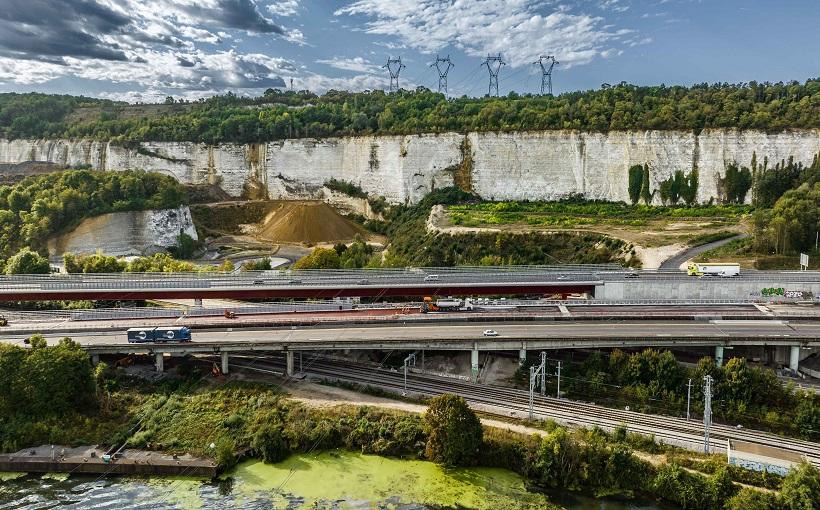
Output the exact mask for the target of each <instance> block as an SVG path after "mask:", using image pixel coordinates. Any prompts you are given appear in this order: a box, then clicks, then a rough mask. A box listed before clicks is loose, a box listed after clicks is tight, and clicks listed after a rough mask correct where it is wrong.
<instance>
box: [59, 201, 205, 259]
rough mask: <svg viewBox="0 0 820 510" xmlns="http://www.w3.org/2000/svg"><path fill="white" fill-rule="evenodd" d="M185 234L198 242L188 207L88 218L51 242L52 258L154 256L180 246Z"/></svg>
mask: <svg viewBox="0 0 820 510" xmlns="http://www.w3.org/2000/svg"><path fill="white" fill-rule="evenodd" d="M183 232H184V233H186V234H188V235H189V236H191V237H192V238H193V239H197V234H196V228H194V222H193V219H192V218H191V211H190V210H189V209H188V206H182V207H179V208H177V209H161V210H155V211H131V212H118V213H110V214H102V215H100V216H95V217H93V218H86V219H85V220H83V221H82V222H81V223H80V224H79V225H78V226H77V228H75V229H74V230H72V231H71V232H68V233H66V234H63V235H61V236H58V237H56V238H54V239H50V240H49V242H48V252H49V256H59V255H62V254H63V253H66V252H70V253H74V254H78V255H80V254H81V255H90V254H93V253H96V252H97V250H101V251H102V252H103V253H105V254H106V255H152V254H154V253H157V252H159V251H164V250H165V249H166V248H169V247H171V246H175V245H176V244H177V236H179V234H180V233H183Z"/></svg>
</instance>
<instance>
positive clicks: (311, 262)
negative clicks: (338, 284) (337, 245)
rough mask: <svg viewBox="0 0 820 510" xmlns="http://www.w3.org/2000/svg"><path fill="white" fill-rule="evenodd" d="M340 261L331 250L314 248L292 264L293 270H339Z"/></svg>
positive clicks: (337, 255) (336, 254)
mask: <svg viewBox="0 0 820 510" xmlns="http://www.w3.org/2000/svg"><path fill="white" fill-rule="evenodd" d="M340 267H341V259H340V258H339V254H338V253H336V250H334V249H332V248H316V249H315V250H313V251H312V252H311V253H310V254H309V255H305V256H304V257H302V258H301V259H299V260H297V261H296V262H295V263H294V264H293V268H294V269H339V268H340Z"/></svg>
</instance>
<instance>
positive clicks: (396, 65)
mask: <svg viewBox="0 0 820 510" xmlns="http://www.w3.org/2000/svg"><path fill="white" fill-rule="evenodd" d="M405 67H407V66H405V65H404V64H402V63H401V57H399V58H389V57H388V59H387V63H386V64H385V65H383V66H382V68H384V69H387V72H388V73H390V92H396V91H397V90H399V73H400V72H401V70H402V69H404V68H405Z"/></svg>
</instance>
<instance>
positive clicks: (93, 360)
mask: <svg viewBox="0 0 820 510" xmlns="http://www.w3.org/2000/svg"><path fill="white" fill-rule="evenodd" d="M99 362H100V355H99V354H92V355H91V364H92V365H95V366H96V365H97V364H99Z"/></svg>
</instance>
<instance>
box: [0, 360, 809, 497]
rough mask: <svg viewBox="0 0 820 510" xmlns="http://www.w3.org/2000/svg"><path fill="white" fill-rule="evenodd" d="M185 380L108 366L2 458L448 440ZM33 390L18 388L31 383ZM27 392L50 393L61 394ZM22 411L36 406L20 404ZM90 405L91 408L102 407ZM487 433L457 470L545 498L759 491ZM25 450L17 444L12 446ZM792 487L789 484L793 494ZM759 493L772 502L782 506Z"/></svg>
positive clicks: (250, 390) (262, 386)
mask: <svg viewBox="0 0 820 510" xmlns="http://www.w3.org/2000/svg"><path fill="white" fill-rule="evenodd" d="M52 349H53V350H52ZM12 352H13V353H16V352H17V351H14V350H12ZM32 352H33V353H34V354H31V356H32V358H31V359H30V360H29V359H27V361H30V362H35V361H36V362H38V363H39V362H40V361H43V360H46V359H47V360H49V363H50V365H49V366H52V367H56V368H60V367H61V365H60V363H62V361H61V359H63V358H65V359H69V360H72V363H74V365H70V366H66V367H63V368H65V370H66V371H68V370H69V369H71V370H74V372H73V373H75V374H76V373H77V367H78V366H80V365H81V364H83V363H87V362H88V360H87V356H85V357H84V358H83V359H82V360H81V359H80V353H81V351H79V350H77V349H75V348H74V347H72V346H71V345H69V344H66V345H64V346H61V347H55V348H44V347H41V348H38V349H35V350H34V351H32ZM53 355H60V356H62V357H63V358H61V357H59V356H56V357H55V356H53ZM41 358H42V359H41ZM52 358H53V359H52ZM61 370H62V368H60V371H55V372H54V374H55V380H57V376H58V375H60V374H62V373H63V372H62V371H61ZM175 371H176V373H177V377H173V376H171V377H166V378H163V379H161V380H158V381H154V382H150V381H145V380H139V379H135V378H131V377H128V376H126V375H125V374H124V373H123V372H122V371H111V370H109V369H106V368H105V367H104V366H103V365H102V364H101V365H99V366H98V367H97V369H96V370H95V371H94V373H93V374H90V373H89V376H92V375H93V381H92V382H93V385H91V386H89V387H86V386H78V388H79V389H78V391H80V389H82V391H84V392H85V391H89V390H94V389H95V388H96V396H94V399H93V401H91V400H90V399H91V398H92V395H90V394H88V393H77V394H73V397H72V398H73V400H72V398H68V397H67V399H66V401H67V402H83V403H85V404H83V406H82V407H66V410H65V411H63V412H62V413H60V414H56V413H54V412H53V411H52V412H51V414H49V415H45V416H47V418H46V419H43V418H36V419H33V418H31V417H30V415H29V416H27V415H25V414H22V413H20V412H19V411H18V413H17V414H14V413H9V414H7V415H5V416H0V432H2V434H0V436H2V438H3V443H2V444H3V445H4V446H3V448H5V449H7V450H11V449H14V450H19V449H20V448H21V447H24V446H26V445H31V444H52V443H59V442H60V441H57V440H56V439H57V438H68V442H70V441H72V440H76V438H80V437H81V438H83V441H84V442H85V441H87V444H94V443H96V444H102V445H122V444H125V445H127V447H129V448H134V449H140V450H150V451H152V452H164V453H165V454H170V455H173V454H177V455H184V454H189V455H192V456H195V457H211V458H213V459H214V462H215V463H216V465H217V467H218V468H219V470H220V471H222V472H231V471H230V470H231V469H232V468H233V467H234V466H235V465H236V464H237V462H239V461H242V460H243V459H247V458H253V459H257V460H261V461H263V462H265V463H268V464H271V465H277V464H279V463H281V462H283V461H286V460H287V459H289V458H292V457H293V456H298V455H302V454H305V453H311V454H316V453H318V452H325V451H332V450H342V451H348V452H358V453H362V454H376V455H381V456H386V457H391V458H394V459H397V461H398V459H401V461H405V460H410V461H416V460H422V459H427V458H430V459H438V457H437V456H435V455H434V454H431V453H430V444H436V441H438V442H439V443H440V439H437V440H436V441H433V443H431V438H433V437H435V435H436V432H435V428H433V426H432V425H431V424H430V423H429V422H428V420H427V417H428V415H430V412H429V410H426V411H425V412H424V414H419V413H418V411H420V410H421V409H415V408H414V409H384V408H379V407H375V406H377V405H380V403H379V402H373V403H372V404H371V405H350V404H341V405H320V406H311V405H306V404H305V403H302V402H298V401H296V400H294V399H292V398H291V396H290V395H288V394H286V393H284V391H283V388H282V387H280V386H277V385H274V384H270V383H263V382H243V381H238V380H235V379H233V378H235V377H236V376H231V378H229V380H225V379H223V378H216V379H214V378H211V377H206V376H204V372H203V368H202V366H201V365H200V364H197V363H190V364H186V363H182V364H180V365H179V366H177V367H176V369H175ZM67 373H71V372H67ZM231 379H233V380H231ZM24 382H25V381H23V380H20V384H21V385H23V383H24ZM291 386H292V385H289V386H288V388H287V389H288V391H291V390H292V388H291ZM297 386H298V385H297ZM20 387H21V388H25V389H27V390H28V389H29V388H31V389H38V388H41V387H49V388H51V387H53V384H45V382H44V383H43V385H40V384H37V385H30V384H27V385H23V386H20ZM12 389H13V388H12ZM294 393H297V392H294ZM14 395H15V394H14V393H12V396H14ZM21 395H23V394H22V393H21ZM37 395H39V393H38V394H37ZM69 396H72V394H69ZM80 397H82V398H80ZM38 398H39V397H38ZM42 398H43V403H42V405H40V401H39V400H30V404H29V409H30V411H31V413H32V414H34V413H35V412H39V413H45V412H47V411H50V410H51V409H53V407H48V406H46V403H49V402H51V401H53V398H49V395H48V394H46V393H43V395H42ZM434 400H435V399H434ZM16 402H21V403H22V402H26V401H25V400H23V399H22V398H19V399H18V400H16ZM88 402H93V407H92V406H91V405H90V404H88ZM463 406H464V408H465V411H464V413H467V414H472V413H473V412H474V411H471V410H469V408H467V407H466V403H464V404H463ZM9 409H11V410H14V409H18V410H19V409H20V407H19V406H18V407H17V408H14V407H10V408H9ZM80 409H82V411H80ZM35 416H37V415H35ZM39 416H43V414H40V415H39ZM448 419H450V418H448ZM458 423H461V422H458ZM476 423H477V421H476ZM486 425H487V424H486V423H485V426H484V428H483V430H482V434H481V435H479V438H478V439H477V442H473V443H472V444H471V445H469V446H468V447H467V448H466V450H465V449H463V448H464V446H463V445H462V446H461V448H462V453H461V454H460V455H459V457H458V460H456V461H452V462H453V463H455V464H459V465H461V466H463V467H470V468H502V469H508V470H510V471H512V472H514V473H516V474H517V475H519V476H521V477H522V478H523V479H524V480H526V481H527V484H528V486H532V487H535V488H537V491H538V492H547V493H548V492H549V491H553V490H560V491H571V492H574V493H581V494H588V495H591V496H594V497H597V496H601V495H621V496H623V497H627V498H629V497H632V496H634V495H635V494H646V495H649V496H650V497H653V498H660V499H665V500H668V501H671V502H675V503H677V504H681V505H683V506H686V508H694V509H704V510H705V509H712V508H721V507H724V503H725V502H727V501H730V500H731V499H732V498H733V497H734V496H736V495H738V494H743V493H744V491H752V492H754V491H753V490H752V489H741V488H740V487H739V486H738V485H736V484H735V483H734V482H737V481H743V482H747V480H745V479H744V480H740V479H735V477H736V476H737V471H736V470H733V469H730V468H729V467H728V466H726V465H725V460H722V459H721V460H720V463H719V464H717V465H716V467H715V469H713V470H711V472H710V473H708V474H707V473H703V472H699V471H697V470H695V469H693V468H690V467H688V466H687V467H686V468H684V467H683V466H682V465H681V463H680V462H678V461H676V460H675V459H668V458H663V457H660V456H657V457H653V458H651V459H647V458H645V457H646V455H645V454H644V453H641V454H640V455H639V454H638V453H637V452H639V451H640V452H645V453H652V454H660V453H664V452H666V451H667V450H666V449H665V447H662V446H660V445H658V444H657V443H655V442H654V441H652V440H651V439H647V438H646V437H643V436H639V435H636V434H632V433H629V431H627V430H626V429H625V428H624V429H622V430H621V429H619V430H615V431H614V432H611V433H607V432H605V431H603V430H600V429H591V430H585V429H578V430H568V429H566V428H563V427H560V426H558V425H556V424H555V423H551V422H539V423H537V424H532V425H534V426H535V427H537V428H539V429H541V430H539V431H534V430H532V429H526V428H519V427H517V426H516V427H512V426H510V425H507V424H501V425H500V428H497V427H496V426H486ZM493 425H497V424H493ZM452 427H454V430H456V431H458V433H455V434H454V435H451V437H452V438H455V439H454V440H455V441H456V442H458V441H460V440H461V439H459V438H460V437H461V436H463V427H462V425H458V424H452ZM478 428H479V429H481V426H480V425H478ZM15 444H16V445H18V446H16V447H11V446H10V445H15ZM401 461H399V462H401ZM443 462H447V461H443ZM695 467H697V466H695ZM812 473H815V474H816V470H814V471H812ZM812 476H813V475H812ZM787 482H788V478H787V479H785V480H784V481H783V484H784V485H785V484H786V483H787ZM770 488H773V489H775V490H777V489H780V487H779V486H778V487H770ZM761 494H763V496H762V497H766V498H770V499H772V500H773V501H776V500H777V498H778V497H779V496H776V495H772V494H770V493H762V492H761ZM725 508H730V507H728V506H726V507H725ZM761 508H762V507H761ZM732 510H734V509H732ZM746 510H750V509H746ZM751 510H753V509H751Z"/></svg>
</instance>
